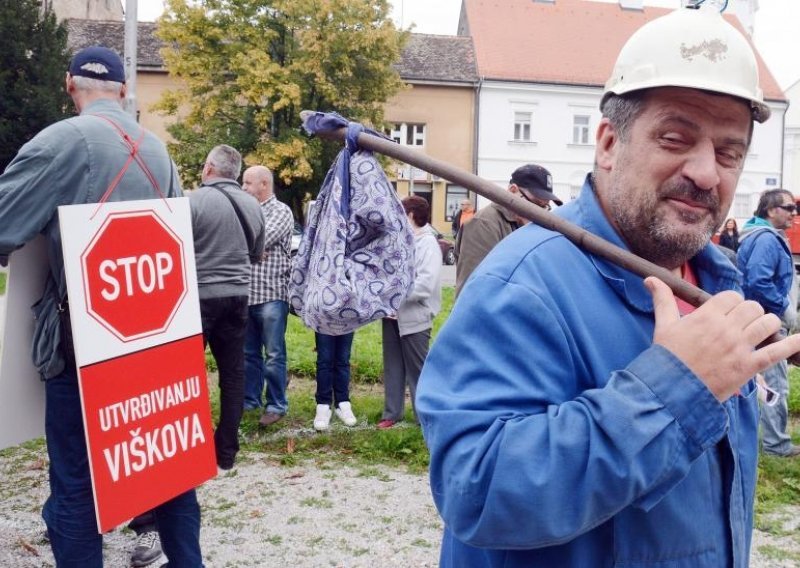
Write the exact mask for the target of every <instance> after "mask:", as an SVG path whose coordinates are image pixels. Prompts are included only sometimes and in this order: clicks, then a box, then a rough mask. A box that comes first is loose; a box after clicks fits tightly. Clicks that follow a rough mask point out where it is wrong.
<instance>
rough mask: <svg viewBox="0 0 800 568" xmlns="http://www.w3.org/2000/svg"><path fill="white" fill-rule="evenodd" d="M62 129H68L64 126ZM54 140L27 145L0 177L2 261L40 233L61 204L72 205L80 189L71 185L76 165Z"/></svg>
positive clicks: (32, 141) (48, 138)
mask: <svg viewBox="0 0 800 568" xmlns="http://www.w3.org/2000/svg"><path fill="white" fill-rule="evenodd" d="M61 128H69V127H68V126H62V127H61ZM54 142H55V140H54V138H53V137H52V136H48V137H42V136H37V137H36V138H34V139H33V140H31V141H30V142H28V143H27V144H25V145H24V146H23V147H22V148H21V149H20V151H19V153H18V154H17V155H16V156H15V157H14V159H13V160H12V161H11V163H10V164H9V165H8V167H7V168H6V170H5V172H4V173H3V174H2V175H0V258H2V257H6V258H7V257H8V256H9V255H10V254H11V253H12V252H13V251H15V250H16V249H18V248H20V247H22V246H23V245H24V244H25V243H27V242H28V241H30V240H31V239H33V238H34V237H35V236H36V235H37V234H38V233H40V232H41V231H42V230H44V228H45V227H46V226H47V224H48V223H49V222H50V221H51V219H53V217H54V215H55V213H56V208H57V207H58V205H59V204H61V203H65V202H66V203H70V202H71V201H72V198H71V197H69V198H68V196H66V195H65V194H66V192H71V193H72V194H74V193H75V192H76V191H77V190H78V188H76V187H74V183H71V182H70V178H69V172H71V171H73V170H74V169H75V166H74V164H72V165H71V164H65V154H66V153H65V152H59V151H58V150H59V149H58V148H54V147H53V144H54Z"/></svg>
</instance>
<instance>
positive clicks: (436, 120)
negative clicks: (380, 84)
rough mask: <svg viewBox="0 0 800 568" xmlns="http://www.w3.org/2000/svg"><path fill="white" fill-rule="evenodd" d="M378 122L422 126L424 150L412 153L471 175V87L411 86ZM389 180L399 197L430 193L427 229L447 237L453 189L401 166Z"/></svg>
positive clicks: (392, 101)
mask: <svg viewBox="0 0 800 568" xmlns="http://www.w3.org/2000/svg"><path fill="white" fill-rule="evenodd" d="M384 116H385V119H386V121H387V122H388V123H398V124H399V123H406V124H424V125H425V144H424V146H423V147H417V149H420V150H422V151H424V152H425V153H426V154H427V155H428V156H431V157H432V158H436V159H438V160H442V161H445V162H448V163H449V164H452V165H454V166H456V167H458V168H461V169H463V170H466V171H468V172H473V171H474V170H473V161H474V150H473V148H474V125H475V118H474V116H475V91H474V89H473V87H472V86H432V85H412V86H410V88H409V89H407V90H405V91H403V92H401V93H399V94H397V95H395V96H394V97H393V98H392V99H390V100H389V101H388V102H387V104H386V107H385V113H384ZM392 170H393V171H392ZM389 174H390V177H393V178H394V179H395V180H396V186H397V191H398V194H400V196H406V195H409V194H410V193H425V194H427V190H430V194H429V195H430V197H431V205H432V210H431V217H432V219H431V224H432V225H433V226H434V227H436V228H437V229H438V230H439V231H441V232H442V233H445V234H449V233H450V214H451V213H452V211H453V205H454V203H457V202H458V201H460V199H461V198H462V194H460V193H458V192H459V188H457V187H454V186H452V184H449V183H448V182H447V181H446V180H442V179H440V178H437V177H435V176H431V175H430V174H428V173H426V172H421V171H418V170H416V169H412V168H410V167H407V166H406V165H405V164H395V165H394V167H393V168H390V171H389ZM392 174H394V175H392ZM448 194H450V198H449V199H448Z"/></svg>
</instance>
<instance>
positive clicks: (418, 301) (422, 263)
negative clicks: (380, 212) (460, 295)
mask: <svg viewBox="0 0 800 568" xmlns="http://www.w3.org/2000/svg"><path fill="white" fill-rule="evenodd" d="M414 271H415V276H414V286H413V288H411V292H409V294H408V296H406V299H405V300H404V301H403V303H402V304H401V305H400V309H399V310H397V327H398V329H399V330H400V335H401V336H403V335H410V334H412V333H419V332H420V331H425V330H426V329H430V328H431V327H432V326H433V318H434V316H435V315H436V314H438V313H439V310H440V309H441V308H442V249H440V248H439V243H438V242H436V238H435V237H434V236H433V235H432V234H431V233H430V231H428V230H423V231H421V232H419V233H416V234H415V235H414Z"/></svg>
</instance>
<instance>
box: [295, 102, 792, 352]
mask: <svg viewBox="0 0 800 568" xmlns="http://www.w3.org/2000/svg"><path fill="white" fill-rule="evenodd" d="M312 114H314V111H308V110H304V111H302V112H301V113H300V117H301V118H302V119H303V120H304V121H305V120H306V118H307V117H308V116H310V115H312ZM346 133H347V129H346V128H339V129H337V130H330V131H320V132H317V134H316V135H317V136H319V137H320V138H327V139H329V140H338V141H344V139H345V135H346ZM358 145H359V146H360V147H361V148H364V149H365V150H371V151H373V152H379V153H381V154H383V155H385V156H389V157H390V158H394V159H396V160H400V161H402V162H405V163H406V164H409V165H411V166H416V167H418V168H420V169H422V170H425V171H427V172H430V173H432V174H434V175H437V176H439V177H442V178H444V179H446V180H448V181H450V182H452V183H455V184H458V185H460V186H462V187H466V188H467V189H470V190H472V191H474V192H475V193H477V194H478V195H482V196H483V197H485V198H487V199H490V200H491V201H494V202H495V203H497V204H498V205H502V206H503V207H505V208H506V209H508V210H509V211H512V212H513V213H516V214H517V215H519V216H520V217H524V218H525V219H529V220H530V221H532V222H534V223H536V224H537V225H540V226H542V227H544V228H546V229H550V230H552V231H556V232H558V233H561V234H562V235H564V236H565V237H566V238H567V239H569V240H570V241H571V242H573V243H574V244H575V245H577V246H578V247H580V248H582V249H583V250H586V251H588V252H591V253H593V254H596V255H597V256H599V257H602V258H604V259H606V260H608V261H611V262H613V263H614V264H616V265H617V266H621V267H622V268H625V269H626V270H629V271H630V272H633V273H634V274H637V275H639V276H641V277H642V278H646V277H648V276H655V277H657V278H659V279H660V280H662V281H663V282H664V283H665V284H667V286H669V287H670V288H671V289H672V292H673V293H674V294H675V295H676V296H677V297H678V298H680V299H682V300H683V301H685V302H687V303H689V304H691V305H693V306H695V307H700V306H701V305H703V304H704V303H705V302H706V301H708V300H709V299H710V298H711V295H710V294H709V293H708V292H705V291H704V290H701V289H700V288H698V287H697V286H694V285H692V284H689V283H688V282H686V281H685V280H683V279H682V278H680V277H678V276H676V275H675V274H673V273H672V272H671V271H669V270H667V269H666V268H663V267H661V266H658V265H657V264H653V263H652V262H650V261H649V260H645V259H643V258H641V257H640V256H637V255H635V254H633V253H632V252H630V251H628V250H625V249H623V248H620V247H618V246H617V245H615V244H612V243H610V242H608V241H606V240H605V239H603V238H601V237H598V236H597V235H595V234H593V233H590V232H589V231H587V230H586V229H584V228H582V227H579V226H578V225H576V224H574V223H571V222H570V221H567V220H565V219H562V218H561V217H558V216H557V215H553V214H552V213H550V212H549V211H546V210H544V209H542V208H541V207H537V206H536V205H534V204H533V203H530V202H528V201H526V200H524V199H518V198H516V197H514V195H513V194H511V193H509V192H508V191H506V190H504V189H502V188H499V187H497V186H496V185H495V184H493V183H492V182H490V181H487V180H485V179H483V178H480V177H478V176H476V175H475V174H472V173H469V172H466V171H464V170H462V169H461V168H457V167H455V166H453V165H451V164H448V163H447V162H443V161H441V160H437V159H435V158H431V157H430V156H427V155H425V154H423V153H422V152H420V151H419V150H414V149H413V148H409V147H407V146H401V145H400V144H396V143H394V142H392V141H390V140H386V139H385V138H380V137H378V136H374V135H372V134H367V133H361V134H359V135H358ZM781 339H783V337H782V336H781V335H780V334H779V333H775V334H774V335H773V336H772V337H769V338H768V339H767V340H765V341H764V342H763V343H762V345H761V346H763V345H767V344H769V343H777V342H778V341H780V340H781ZM761 346H759V347H761ZM789 362H790V363H792V364H793V365H800V353H795V354H794V355H792V356H791V357H790V358H789Z"/></svg>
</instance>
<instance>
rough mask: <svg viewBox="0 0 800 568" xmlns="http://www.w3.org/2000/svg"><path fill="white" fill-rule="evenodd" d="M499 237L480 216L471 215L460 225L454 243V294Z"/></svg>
mask: <svg viewBox="0 0 800 568" xmlns="http://www.w3.org/2000/svg"><path fill="white" fill-rule="evenodd" d="M500 239H501V237H500V236H499V235H497V234H495V231H494V230H493V228H492V227H491V226H490V224H489V223H487V222H486V221H484V220H483V219H482V218H480V217H473V219H472V221H470V222H469V223H467V224H466V225H464V226H463V227H461V230H460V231H459V234H458V239H457V244H456V246H457V252H456V254H457V255H458V261H457V262H456V294H459V293H460V292H461V289H462V288H463V287H464V284H466V282H467V280H468V279H469V277H470V275H471V274H472V273H473V272H475V269H476V268H477V267H478V265H479V264H480V263H481V261H482V260H483V259H484V258H486V255H487V254H489V252H490V251H491V250H492V248H494V246H495V245H496V244H497V243H498V242H500Z"/></svg>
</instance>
